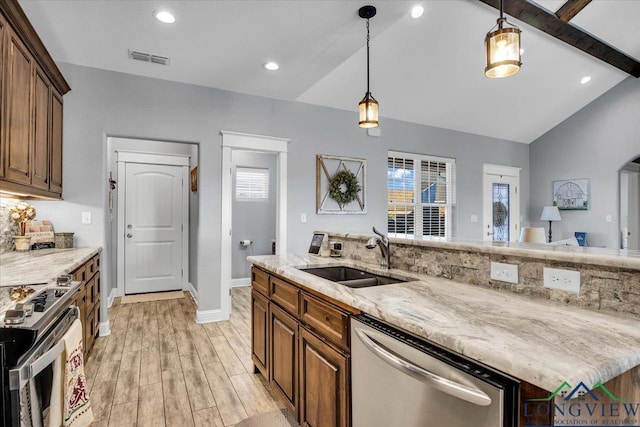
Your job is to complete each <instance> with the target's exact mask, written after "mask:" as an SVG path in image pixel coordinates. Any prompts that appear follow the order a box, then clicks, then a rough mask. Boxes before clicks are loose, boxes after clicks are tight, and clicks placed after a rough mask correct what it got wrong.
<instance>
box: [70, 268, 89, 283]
mask: <svg viewBox="0 0 640 427" xmlns="http://www.w3.org/2000/svg"><path fill="white" fill-rule="evenodd" d="M73 280H75V281H76V282H84V281H85V280H87V264H84V265H83V266H82V267H80V268H78V269H77V270H76V271H74V272H73Z"/></svg>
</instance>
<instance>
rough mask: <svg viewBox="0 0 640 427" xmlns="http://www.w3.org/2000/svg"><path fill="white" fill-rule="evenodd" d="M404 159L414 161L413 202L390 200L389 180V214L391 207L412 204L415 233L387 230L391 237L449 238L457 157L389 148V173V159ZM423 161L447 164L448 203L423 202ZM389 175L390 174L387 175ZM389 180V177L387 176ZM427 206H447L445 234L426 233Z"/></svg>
mask: <svg viewBox="0 0 640 427" xmlns="http://www.w3.org/2000/svg"><path fill="white" fill-rule="evenodd" d="M392 158H393V159H403V160H405V161H407V160H411V161H412V162H413V203H406V202H390V201H389V193H388V192H389V184H388V181H387V216H388V215H389V210H390V209H389V208H391V207H403V206H412V207H413V209H414V210H413V212H414V219H413V234H408V233H391V232H389V230H387V231H388V232H389V233H388V234H389V236H390V237H397V238H404V239H412V240H441V241H442V240H449V239H451V238H452V237H453V231H454V229H455V227H454V221H455V216H454V210H455V205H456V200H455V195H456V190H455V185H456V183H455V173H456V170H455V166H456V159H455V158H450V157H440V156H433V155H427V154H415V153H405V152H400V151H392V150H389V151H388V152H387V174H388V173H389V159H392ZM422 162H436V163H444V164H446V176H445V179H446V183H447V185H446V198H447V202H446V203H423V202H422V189H421V179H422V170H421V168H422ZM387 177H388V175H387ZM387 180H388V178H387ZM425 207H438V208H445V215H444V221H445V227H444V236H429V235H424V229H423V218H424V209H423V208H425Z"/></svg>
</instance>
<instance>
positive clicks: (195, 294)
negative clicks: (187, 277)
mask: <svg viewBox="0 0 640 427" xmlns="http://www.w3.org/2000/svg"><path fill="white" fill-rule="evenodd" d="M188 290H189V292H190V293H191V296H192V297H193V300H194V301H195V302H196V303H197V302H198V290H197V289H196V288H195V287H194V286H193V283H191V282H189V289H188Z"/></svg>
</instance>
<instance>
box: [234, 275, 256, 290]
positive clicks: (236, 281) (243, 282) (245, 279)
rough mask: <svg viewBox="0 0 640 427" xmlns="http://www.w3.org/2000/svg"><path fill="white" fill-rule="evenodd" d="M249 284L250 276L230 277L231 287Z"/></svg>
mask: <svg viewBox="0 0 640 427" xmlns="http://www.w3.org/2000/svg"><path fill="white" fill-rule="evenodd" d="M250 284H251V277H243V278H241V279H231V287H232V288H239V287H241V286H249V285H250Z"/></svg>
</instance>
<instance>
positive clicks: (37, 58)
mask: <svg viewBox="0 0 640 427" xmlns="http://www.w3.org/2000/svg"><path fill="white" fill-rule="evenodd" d="M0 76H1V77H2V82H1V83H0V114H1V119H0V194H1V193H3V192H6V193H17V194H20V195H24V196H32V197H46V198H61V197H62V105H63V104H62V95H63V94H65V93H67V92H68V91H69V90H70V88H69V85H68V84H67V82H66V81H65V80H64V78H63V77H62V74H61V73H60V70H59V69H58V68H57V67H56V65H55V63H54V62H53V59H52V58H51V56H50V55H49V53H48V52H47V50H46V48H45V47H44V45H43V44H42V42H41V41H40V38H39V37H38V35H37V34H36V32H35V30H34V29H33V27H32V26H31V24H30V23H29V21H28V20H27V18H26V16H25V14H24V12H23V11H22V9H21V8H20V6H19V4H18V2H17V1H16V0H0Z"/></svg>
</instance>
